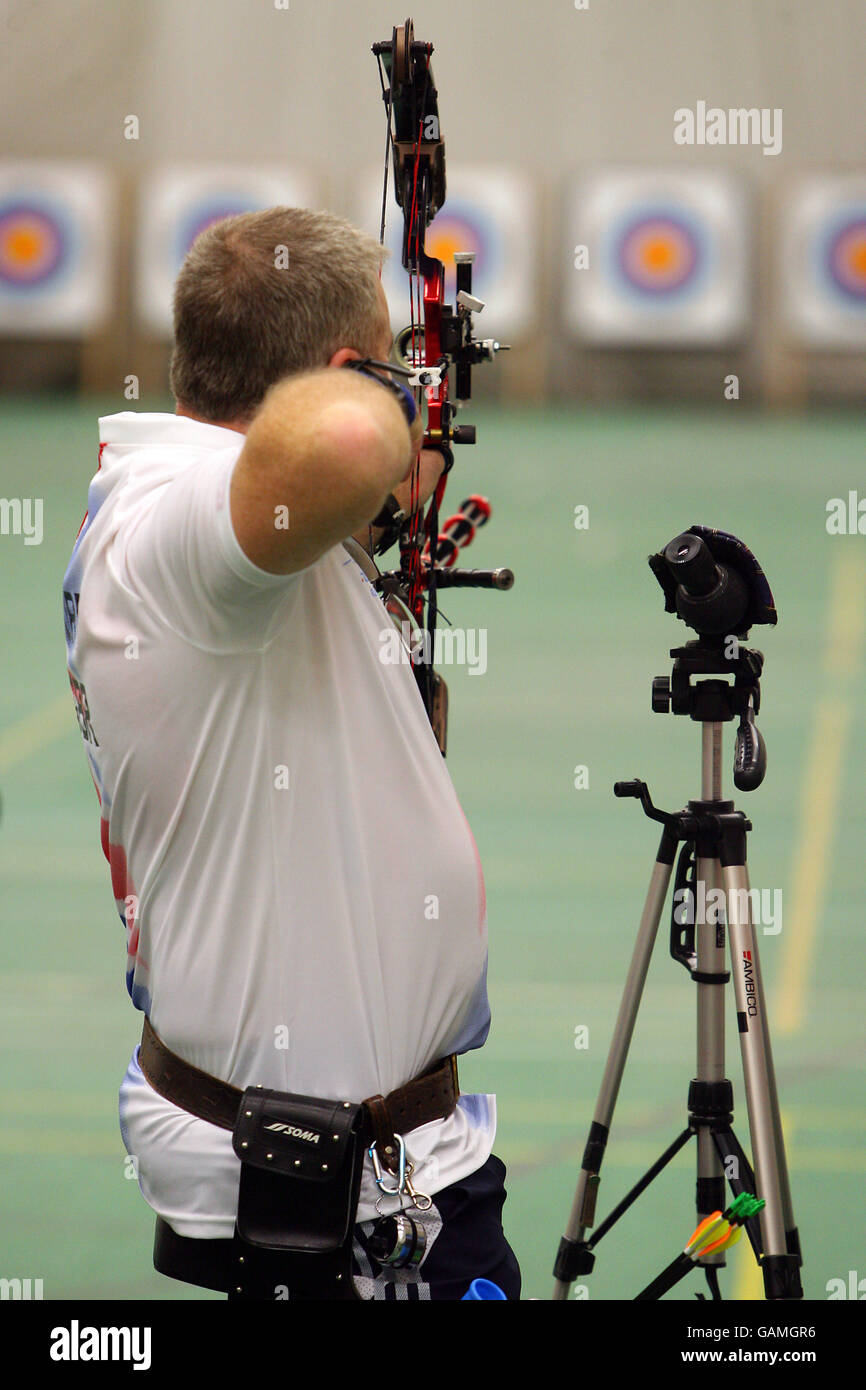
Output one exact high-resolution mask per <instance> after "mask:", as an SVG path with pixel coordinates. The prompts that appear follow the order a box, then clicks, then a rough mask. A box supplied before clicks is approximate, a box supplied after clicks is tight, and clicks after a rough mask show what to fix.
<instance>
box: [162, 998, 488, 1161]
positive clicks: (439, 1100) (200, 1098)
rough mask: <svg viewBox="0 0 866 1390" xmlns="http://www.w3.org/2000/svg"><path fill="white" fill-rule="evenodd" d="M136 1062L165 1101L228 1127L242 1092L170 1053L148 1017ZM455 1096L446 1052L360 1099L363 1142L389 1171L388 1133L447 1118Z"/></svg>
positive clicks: (453, 1067)
mask: <svg viewBox="0 0 866 1390" xmlns="http://www.w3.org/2000/svg"><path fill="white" fill-rule="evenodd" d="M138 1064H139V1066H140V1067H141V1070H142V1072H143V1073H144V1076H145V1078H146V1080H147V1081H148V1082H149V1083H150V1085H151V1086H152V1087H153V1089H154V1090H155V1091H156V1092H157V1093H158V1094H159V1095H161V1096H164V1097H165V1099H166V1100H170V1101H171V1102H172V1104H174V1105H177V1106H179V1107H180V1109H181V1110H186V1111H188V1112H189V1114H190V1115H196V1116H197V1117H198V1118H199V1119H200V1120H207V1121H208V1123H209V1124H212V1125H219V1127H220V1129H228V1130H233V1129H234V1127H235V1122H236V1120H237V1114H238V1109H239V1107H240V1103H241V1098H242V1096H243V1091H240V1090H238V1088H237V1086H230V1085H229V1083H228V1082H227V1081H220V1080H218V1078H217V1077H215V1076H210V1075H208V1073H207V1072H206V1071H201V1070H200V1068H199V1067H194V1066H193V1065H192V1063H190V1062H185V1061H184V1060H183V1058H182V1057H178V1056H177V1054H176V1053H174V1052H170V1051H169V1049H168V1048H167V1047H166V1045H165V1043H163V1042H161V1041H160V1039H159V1038H158V1037H157V1035H156V1033H155V1032H154V1031H153V1028H152V1027H151V1024H150V1019H149V1018H145V1020H144V1030H143V1032H142V1035H141V1047H140V1048H139V1052H138ZM459 1096H460V1085H459V1083H458V1080H457V1058H456V1056H455V1055H454V1054H453V1053H452V1054H451V1056H450V1057H445V1058H444V1059H443V1060H442V1061H441V1062H437V1063H435V1065H434V1066H433V1067H431V1068H430V1070H429V1071H426V1072H424V1073H423V1074H422V1075H421V1076H416V1077H415V1079H414V1080H413V1081H409V1082H407V1083H406V1085H405V1086H400V1087H399V1088H398V1090H396V1091H392V1092H391V1093H390V1095H387V1096H369V1097H368V1098H367V1099H366V1100H365V1101H363V1105H364V1111H365V1115H366V1118H367V1122H368V1132H367V1135H366V1140H367V1142H368V1143H372V1141H373V1140H374V1139H375V1141H376V1148H377V1152H378V1153H379V1155H380V1156H381V1158H382V1161H383V1162H384V1163H385V1164H386V1165H387V1166H388V1167H390V1166H391V1162H390V1161H391V1158H392V1155H394V1154H395V1153H396V1145H395V1144H394V1135H395V1134H402V1135H406V1134H409V1133H410V1132H411V1131H412V1130H413V1129H418V1128H419V1126H420V1125H426V1124H429V1123H430V1122H431V1121H432V1120H445V1119H447V1118H448V1116H449V1115H451V1114H452V1113H453V1112H454V1110H455V1108H456V1106H457V1101H458V1099H459Z"/></svg>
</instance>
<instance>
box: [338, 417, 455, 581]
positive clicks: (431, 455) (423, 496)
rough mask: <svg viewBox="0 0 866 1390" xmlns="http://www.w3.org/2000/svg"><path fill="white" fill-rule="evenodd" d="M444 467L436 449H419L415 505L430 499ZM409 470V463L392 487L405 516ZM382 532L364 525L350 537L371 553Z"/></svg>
mask: <svg viewBox="0 0 866 1390" xmlns="http://www.w3.org/2000/svg"><path fill="white" fill-rule="evenodd" d="M417 424H418V421H417V420H416V421H415V425H417ZM415 425H413V426H412V428H413V430H414V428H415ZM423 433H424V427H423V425H422V426H421V436H422V437H423ZM416 453H417V450H416ZM413 462H414V456H413ZM444 467H445V460H444V459H443V457H442V455H441V454H440V452H439V450H438V449H422V450H421V456H420V469H419V476H418V500H417V505H418V507H419V508H422V507H424V506H425V505H426V503H427V502H428V501H429V500H430V498H431V497H432V496H433V493H434V491H435V490H436V484H437V483H438V481H439V479H440V477H441V476H442V469H443V468H444ZM411 472H412V467H411V465H410V467H409V470H408V472H407V474H406V477H405V479H404V480H403V482H401V483H398V485H397V486H396V487H395V488H394V496H395V497H396V499H397V501H398V502H399V503H400V506H401V507H402V508H403V511H404V512H405V513H406V515H407V517H408V516H409V509H410V507H411V505H412V497H411V492H412V485H411V481H410V475H411ZM383 534H384V529H383V528H382V527H381V526H365V527H363V528H362V529H361V530H360V531H356V532H355V534H354V536H353V537H352V539H353V540H355V541H357V542H358V544H359V545H360V546H362V547H363V549H364V550H366V551H367V553H368V554H372V547H374V546H375V545H376V544H377V543H378V541H379V538H380V536H382V535H383Z"/></svg>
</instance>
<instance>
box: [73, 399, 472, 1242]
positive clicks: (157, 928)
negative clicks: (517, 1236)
mask: <svg viewBox="0 0 866 1390" xmlns="http://www.w3.org/2000/svg"><path fill="white" fill-rule="evenodd" d="M99 423H100V467H99V471H98V472H97V473H96V475H95V477H94V478H93V481H92V483H91V485H90V491H89V494H88V515H87V517H86V518H85V521H84V523H83V526H82V529H81V532H80V533H79V536H78V539H77V541H76V544H75V549H74V551H73V554H72V558H71V560H70V563H69V567H68V569H67V573H66V576H65V579H64V583H63V589H64V614H65V619H66V636H67V656H68V664H69V673H70V680H71V682H72V687H73V693H74V696H75V700H76V709H77V713H78V719H79V724H80V727H81V732H82V738H83V741H84V746H85V749H86V753H87V757H88V761H89V763H90V768H91V772H92V775H93V779H94V782H95V784H96V789H97V793H98V796H99V799H100V806H101V833H102V843H103V849H104V850H105V853H106V856H107V857H108V859H109V863H110V867H111V879H112V887H113V893H114V898H115V901H116V904H117V907H118V910H119V912H120V915H121V919H122V920H123V922H124V925H125V928H126V936H127V972H126V978H127V987H128V989H129V993H130V995H131V997H132V1001H133V1003H134V1005H135V1006H136V1007H137V1008H139V1009H141V1010H142V1011H143V1012H144V1013H146V1014H147V1015H148V1016H149V1017H150V1019H151V1022H152V1024H153V1027H154V1028H155V1030H156V1032H157V1034H158V1035H159V1037H160V1038H161V1039H162V1040H163V1041H164V1042H165V1044H166V1046H167V1047H169V1048H170V1049H172V1050H173V1051H174V1052H177V1053H179V1054H180V1056H182V1057H184V1058H186V1060H187V1061H189V1062H192V1063H193V1064H194V1065H195V1066H197V1067H201V1068H202V1069H203V1070H204V1071H206V1072H209V1073H211V1074H212V1075H214V1076H217V1077H221V1078H222V1079H224V1080H226V1081H228V1082H230V1083H232V1084H233V1085H235V1086H238V1087H240V1088H242V1089H243V1088H245V1087H247V1086H250V1085H256V1084H261V1085H263V1086H265V1087H273V1088H275V1089H278V1090H284V1091H291V1092H297V1093H301V1094H306V1095H313V1096H322V1097H328V1098H334V1099H341V1098H346V1099H349V1100H354V1101H357V1100H361V1099H363V1098H364V1097H365V1096H369V1095H375V1094H377V1093H378V1094H383V1095H387V1093H388V1092H389V1091H391V1090H393V1089H395V1088H396V1087H398V1086H401V1085H403V1084H404V1083H405V1082H406V1081H408V1080H409V1079H410V1078H411V1077H413V1076H416V1075H418V1073H419V1072H422V1071H424V1070H425V1068H427V1067H428V1066H430V1065H431V1063H433V1062H434V1061H436V1060H437V1059H438V1058H440V1057H442V1056H445V1055H447V1054H448V1053H450V1052H465V1051H467V1050H468V1049H470V1048H474V1047H480V1046H481V1045H482V1043H483V1042H484V1040H485V1038H486V1036H487V1031H488V1028H489V1022H490V1013H489V1008H488V1004H487V992H486V961H487V921H486V908H485V896H484V882H483V878H482V873H481V866H480V863H479V860H478V853H477V850H476V847H475V842H474V839H473V837H472V833H471V831H470V829H469V826H468V824H467V821H466V818H465V816H464V814H463V811H462V809H461V807H460V803H459V801H458V799H457V795H456V793H455V790H454V787H453V785H452V783H451V778H450V776H449V774H448V770H447V768H446V766H445V762H444V760H443V758H442V756H441V754H440V752H439V749H438V747H437V745H436V741H435V739H434V737H433V734H432V732H431V730H430V727H429V724H428V721H427V717H426V715H425V713H424V708H423V705H422V703H421V699H420V696H419V694H418V691H417V688H416V685H415V681H414V678H413V676H412V672H411V669H410V667H409V666H408V665H403V664H399V665H398V664H390V663H387V662H383V660H381V659H380V656H381V654H382V653H383V652H385V651H389V650H391V649H390V647H389V646H388V644H386V643H385V641H384V638H383V634H384V633H386V632H387V631H388V630H389V619H388V616H387V614H386V613H385V610H384V608H383V606H382V603H381V600H380V598H379V596H378V595H377V593H376V592H375V590H374V589H373V587H372V585H371V584H370V582H369V580H368V579H367V578H366V576H365V575H364V574H363V573H362V571H361V569H360V568H359V567H358V565H357V564H356V563H355V561H354V560H352V559H351V558H350V557H349V555H348V553H347V552H346V550H345V549H344V548H343V547H342V546H340V545H338V546H335V547H334V548H333V549H332V550H329V551H328V552H327V553H326V554H325V555H323V556H321V557H320V559H319V560H317V561H316V562H315V563H314V564H312V565H310V566H309V567H308V568H307V569H305V570H303V571H302V572H301V573H299V574H293V575H272V574H268V573H266V572H265V571H264V570H261V569H259V568H258V567H257V566H256V565H254V564H253V563H252V562H251V561H250V560H249V559H248V558H247V557H246V555H245V554H244V553H243V551H242V550H241V548H240V545H239V544H238V541H237V539H236V537H235V535H234V531H233V529H232V525H231V518H230V512H229V484H230V480H231V475H232V471H233V468H234V464H235V462H236V460H237V457H238V455H239V453H240V451H241V448H242V446H243V442H244V440H243V436H242V435H241V434H239V433H237V432H236V431H233V430H227V429H223V428H221V427H218V426H215V425H207V424H202V423H199V422H197V421H194V420H189V419H186V418H183V417H178V416H174V415H157V414H133V413H129V412H125V413H123V414H119V415H113V416H109V417H107V418H106V419H102V420H100V422H99ZM120 1118H121V1130H122V1133H123V1137H124V1142H125V1144H126V1147H127V1149H128V1151H129V1153H130V1154H132V1155H134V1156H135V1158H136V1160H137V1166H138V1175H139V1183H140V1186H141V1190H142V1192H143V1194H144V1196H145V1198H146V1199H147V1201H148V1202H149V1203H150V1205H151V1206H152V1207H153V1208H154V1210H155V1211H157V1212H158V1213H159V1214H160V1215H161V1216H163V1217H164V1218H165V1219H166V1220H167V1221H169V1222H170V1224H171V1225H172V1226H173V1227H174V1229H175V1230H176V1231H177V1232H178V1233H179V1234H181V1235H188V1236H193V1237H201V1238H210V1237H222V1236H230V1235H231V1234H232V1231H233V1227H234V1218H235V1214H236V1209H237V1185H238V1177H239V1172H240V1167H239V1163H238V1161H237V1159H236V1158H235V1155H234V1153H233V1152H232V1147H231V1135H230V1134H229V1133H228V1132H227V1131H224V1130H221V1129H218V1128H216V1127H215V1126H213V1125H210V1124H207V1123H206V1122H205V1121H203V1120H199V1119H196V1118H195V1117H193V1116H191V1115H189V1114H187V1113H186V1111H183V1110H180V1109H178V1108H177V1107H175V1106H174V1105H172V1104H171V1103H170V1102H168V1101H166V1100H164V1099H163V1098H162V1097H161V1096H159V1095H157V1094H156V1093H155V1092H154V1091H153V1090H152V1089H151V1087H150V1086H149V1085H148V1084H147V1082H146V1081H145V1080H144V1077H143V1075H142V1073H141V1070H140V1068H139V1066H138V1061H137V1049H136V1052H135V1053H134V1054H133V1058H132V1061H131V1063H130V1066H129V1069H128V1071H127V1074H126V1077H125V1079H124V1082H123V1085H122V1087H121V1091H120ZM495 1123H496V1116H495V1099H494V1097H493V1096H485V1095H481V1096H463V1097H461V1100H460V1104H459V1106H458V1108H457V1110H456V1112H455V1113H454V1115H452V1116H451V1118H450V1119H448V1120H444V1121H437V1122H435V1123H433V1124H429V1125H425V1126H424V1127H423V1128H421V1129H419V1130H416V1131H414V1132H413V1134H412V1136H411V1139H410V1141H409V1144H408V1148H409V1152H410V1156H411V1158H412V1159H413V1161H414V1162H415V1165H416V1172H415V1178H414V1182H415V1185H416V1187H417V1188H419V1190H422V1191H427V1192H429V1193H430V1195H433V1194H434V1193H435V1192H437V1191H439V1190H440V1189H441V1188H443V1187H445V1186H447V1185H448V1184H450V1183H452V1182H456V1181H457V1180H458V1179H460V1178H461V1177H465V1176H466V1175H468V1174H469V1173H471V1172H474V1171H475V1169H477V1168H478V1167H480V1166H481V1164H483V1163H484V1162H485V1161H486V1159H487V1157H488V1156H489V1154H490V1152H491V1148H492V1144H493V1138H494V1132H495ZM378 1195H379V1194H378V1191H377V1190H376V1188H375V1187H374V1185H373V1181H372V1173H371V1171H370V1170H369V1162H368V1166H367V1171H365V1177H364V1184H363V1187H362V1193H361V1203H360V1206H359V1209H358V1220H359V1221H362V1220H367V1219H369V1218H370V1217H372V1216H373V1215H374V1214H375V1209H374V1204H375V1201H376V1198H377V1197H378Z"/></svg>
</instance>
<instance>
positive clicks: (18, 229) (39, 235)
mask: <svg viewBox="0 0 866 1390" xmlns="http://www.w3.org/2000/svg"><path fill="white" fill-rule="evenodd" d="M70 251H71V230H70V228H69V225H68V222H67V220H66V219H65V218H64V216H63V209H62V208H52V207H51V205H50V204H49V203H47V202H38V201H37V200H35V199H27V200H22V199H17V198H11V199H3V200H0V284H2V286H3V288H4V289H6V290H9V289H11V290H16V289H23V290H25V291H33V290H35V289H38V288H39V287H40V286H42V285H46V284H50V283H51V281H52V280H53V279H54V278H55V276H57V275H58V274H60V273H61V272H62V269H63V266H64V263H65V264H67V265H68V263H69V259H70Z"/></svg>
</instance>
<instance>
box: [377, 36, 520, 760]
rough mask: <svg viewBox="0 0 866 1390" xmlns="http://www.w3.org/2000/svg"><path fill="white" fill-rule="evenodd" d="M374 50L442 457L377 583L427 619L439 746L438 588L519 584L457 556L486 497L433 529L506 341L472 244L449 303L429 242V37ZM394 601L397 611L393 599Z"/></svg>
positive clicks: (406, 370)
mask: <svg viewBox="0 0 866 1390" xmlns="http://www.w3.org/2000/svg"><path fill="white" fill-rule="evenodd" d="M372 51H373V53H374V54H375V56H376V58H377V59H378V63H379V77H380V81H381V83H382V99H383V101H384V103H385V107H386V110H387V113H388V134H387V142H386V147H385V184H384V189H383V194H382V225H381V232H380V240H381V241H382V242H383V243H384V239H385V208H386V204H387V198H388V168H389V154H390V156H391V160H390V162H391V163H392V164H393V171H394V195H395V198H396V200H397V204H398V206H399V207H400V209H401V211H402V213H403V265H404V267H405V269H406V270H407V272H408V274H409V286H410V301H411V312H410V322H409V325H408V327H406V328H404V329H403V330H402V332H400V333H399V334H398V335H397V337H396V338H395V340H394V350H393V353H392V357H393V358H394V361H395V367H394V369H395V370H396V371H398V372H400V373H401V374H402V375H403V376H404V377H405V378H406V379H407V380H408V383H409V385H410V386H412V387H413V388H414V389H415V390H416V393H417V401H418V406H419V408H420V405H421V402H422V399H424V398H425V397H426V404H427V428H426V432H425V434H424V440H423V444H422V448H425V449H436V450H438V451H439V453H441V455H442V457H443V459H444V461H445V467H444V470H443V472H442V475H441V477H440V479H439V482H438V484H437V486H436V490H435V492H434V494H433V496H432V498H431V500H430V506H429V508H428V511H427V514H426V516H425V517H424V518H423V520H422V509H421V507H420V506H419V480H420V458H419V459H418V460H416V463H415V466H414V468H413V470H412V474H411V479H410V495H411V502H410V508H409V515H408V517H407V518H406V519H405V520H404V522H403V524H402V527H401V530H400V568H399V570H395V571H392V572H390V573H387V574H383V575H381V576H380V580H379V585H378V586H379V588H380V590H381V591H382V593H383V595H384V596H385V598H386V601H390V600H395V599H396V600H397V601H398V603H402V604H405V606H406V608H407V609H408V612H409V614H410V616H411V620H412V622H413V623H414V624H415V630H416V631H418V630H419V629H421V630H423V629H424V628H425V627H426V632H427V639H426V643H425V644H423V650H422V652H421V653H420V654H419V653H418V652H417V650H416V649H415V648H413V652H412V664H413V669H414V673H415V679H416V681H417V683H418V688H419V690H420V692H421V698H422V699H423V701H424V707H425V709H426V711H427V715H428V717H429V719H430V723H431V725H432V726H433V732H434V734H435V735H436V739H437V741H438V743H439V747H440V749H441V750H442V753H443V756H444V754H445V747H446V725H447V715H448V692H447V687H446V685H445V682H444V681H443V679H442V677H441V676H440V675H439V674H438V672H436V671H434V669H433V660H432V658H433V650H434V644H435V632H436V620H437V616H438V602H437V591H438V590H439V589H442V588H446V587H455V588H456V587H460V588H488V589H510V588H511V586H512V584H513V583H514V575H513V574H512V572H511V570H508V569H497V570H463V569H457V568H455V566H454V562H455V560H456V558H457V554H458V551H459V550H460V549H461V548H462V547H463V546H465V545H468V544H469V543H470V541H471V540H472V539H473V537H474V535H475V532H476V530H477V528H478V527H479V526H483V525H484V524H485V522H486V521H487V519H488V517H489V516H490V506H489V504H488V502H487V501H486V499H485V498H483V497H477V496H473V497H470V498H468V499H467V501H465V502H463V503H462V504H461V507H460V510H459V511H458V512H456V513H455V514H454V516H452V517H449V518H448V520H447V521H446V522H445V524H444V526H443V528H442V531H441V532H440V530H439V509H440V507H441V505H442V499H443V496H444V493H445V484H446V480H447V477H448V473H449V471H450V469H451V467H452V464H453V462H454V455H453V449H452V446H453V445H455V444H474V443H475V427H474V426H473V425H457V424H455V423H454V416H455V413H456V410H457V409H458V406H459V404H460V403H462V402H463V401H466V400H468V399H469V397H470V396H471V394H472V367H473V366H474V365H475V364H476V363H478V362H484V361H492V360H493V358H494V356H495V354H496V353H497V352H498V351H500V350H501V349H502V348H504V347H505V346H506V344H501V343H497V342H495V341H494V340H493V339H492V338H486V339H483V340H476V339H474V338H473V337H472V315H473V313H478V312H480V310H481V309H483V308H484V302H483V300H480V299H477V298H475V296H474V295H473V294H472V263H473V261H474V259H475V256H474V253H472V252H468V253H458V254H457V255H455V257H454V260H455V264H456V273H457V283H456V300H455V303H456V308H454V307H452V306H451V305H450V304H446V303H445V302H444V299H445V266H444V265H443V263H442V262H441V261H439V260H437V259H436V258H435V257H433V256H429V255H428V254H427V252H426V250H425V244H424V243H425V234H426V231H427V227H428V225H429V224H430V222H432V220H433V218H434V217H435V216H436V214H437V212H438V211H439V210H440V208H441V207H442V205H443V203H444V202H445V145H444V143H443V140H442V134H441V131H440V128H439V108H438V93H437V91H436V87H435V86H434V84H433V73H432V70H431V67H430V57H431V55H432V53H433V45H432V44H429V43H419V42H417V41H416V39H415V33H414V28H413V24H412V20H411V19H407V20H406V23H405V24H403V25H400V26H399V27H398V28H395V29H394V32H393V35H392V37H391V39H390V41H387V42H383V43H376V44H374V45H373V50H372ZM452 369H453V376H454V383H453V384H454V395H453V398H452V396H451V394H450V387H451V381H450V376H451V372H452ZM389 606H391V611H392V612H393V611H394V607H393V605H391V604H390V603H389ZM425 607H426V622H425Z"/></svg>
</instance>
